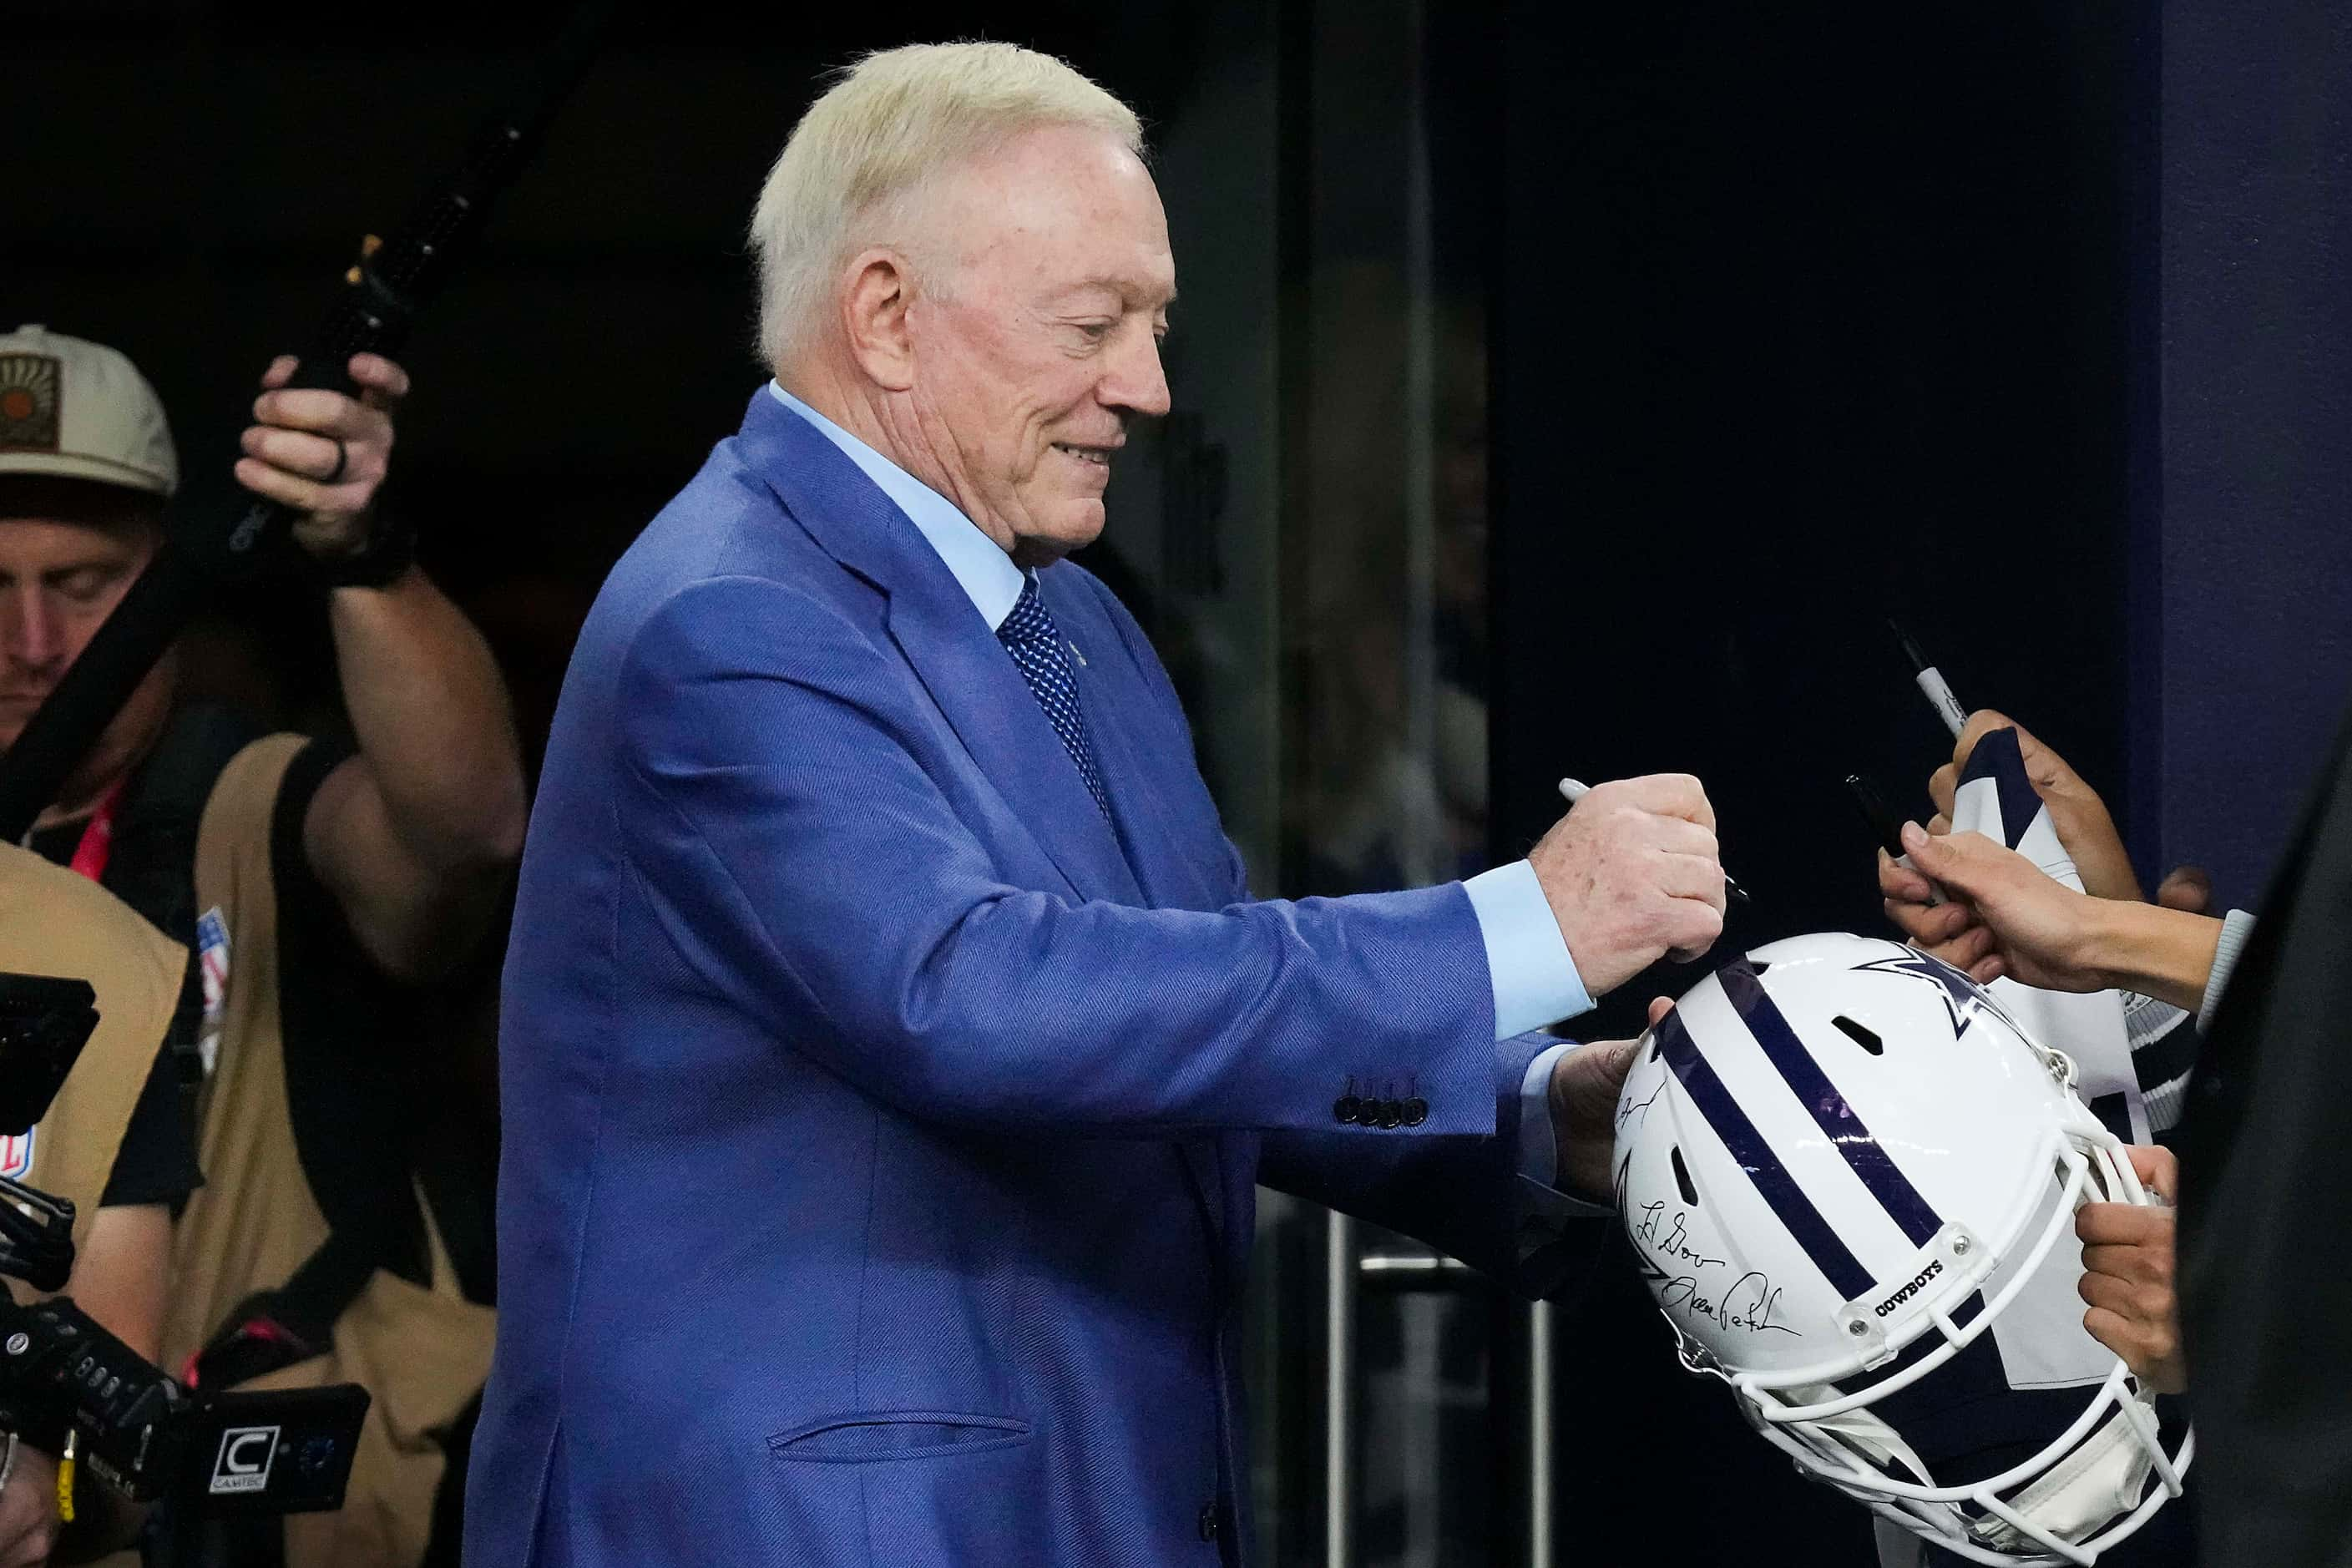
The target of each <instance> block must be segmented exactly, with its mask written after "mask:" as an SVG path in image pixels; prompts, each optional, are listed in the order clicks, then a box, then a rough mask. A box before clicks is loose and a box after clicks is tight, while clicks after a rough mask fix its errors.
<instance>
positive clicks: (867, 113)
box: [751, 43, 1143, 372]
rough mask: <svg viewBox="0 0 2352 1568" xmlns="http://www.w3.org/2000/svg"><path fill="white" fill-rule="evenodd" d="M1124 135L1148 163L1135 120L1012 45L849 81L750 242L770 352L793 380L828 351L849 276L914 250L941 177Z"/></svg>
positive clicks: (899, 62) (773, 186) (835, 91)
mask: <svg viewBox="0 0 2352 1568" xmlns="http://www.w3.org/2000/svg"><path fill="white" fill-rule="evenodd" d="M1059 125H1076V126H1083V127H1087V128H1089V129H1093V130H1098V131H1101V132H1106V133H1108V134H1109V135H1113V136H1116V137H1118V139H1119V141H1120V142H1122V143H1123V144H1124V145H1125V146H1126V147H1127V149H1128V151H1129V152H1130V153H1134V154H1135V155H1136V156H1138V157H1141V156H1142V155H1143V125H1142V122H1141V121H1139V120H1138V119H1137V118H1136V114H1135V111H1134V110H1131V109H1129V108H1128V106H1127V105H1126V104H1124V103H1121V102H1120V101H1119V100H1118V99H1116V98H1114V97H1112V96H1111V95H1110V94H1109V93H1108V92H1106V91H1104V90H1103V89H1101V88H1099V87H1097V86H1096V85H1095V84H1094V83H1093V82H1091V81H1089V80H1087V79H1086V78H1085V77H1083V76H1081V75H1079V74H1078V73H1077V72H1076V70H1073V69H1072V68H1070V67H1069V66H1067V65H1066V64H1065V63H1063V62H1062V61H1060V60H1058V59H1055V58H1054V57H1053V56H1051V55H1041V54H1038V53H1037V52H1035V51H1034V50H1032V49H1024V48H1021V47H1018V46H1016V45H1013V44H991V43H958V44H909V45H908V46H906V47H902V48H896V49H883V50H880V51H878V52H877V53H874V54H869V55H867V56H866V57H865V58H862V59H860V60H858V61H857V62H856V64H855V65H853V66H851V67H849V68H847V69H846V70H844V71H843V72H841V73H840V78H839V79H838V80H836V81H835V83H834V85H833V86H832V88H831V89H828V90H827V91H826V92H825V94H824V97H822V98H820V99H818V100H816V101H815V102H814V103H813V104H811V105H810V106H809V110H808V112H807V113H806V114H803V115H802V116H801V121H800V123H799V124H798V125H796V126H794V127H793V134H792V137H791V139H790V140H789V141H787V142H785V143H784V150H783V153H782V154H781V155H780V156H778V158H777V159H776V163H775V166H774V167H773V168H772V169H770V170H769V171H768V183H767V184H766V185H765V186H763V187H762V188H761V192H760V205H759V207H758V210H756V211H755V212H754V213H753V214H752V216H751V250H752V253H753V254H754V255H755V256H756V257H757V258H759V264H760V352H761V355H762V357H764V358H765V359H766V361H767V363H768V368H769V369H770V370H771V371H779V372H780V371H782V369H783V367H784V366H785V365H786V364H787V363H790V362H791V360H792V359H793V357H794V356H795V355H797V354H798V353H801V352H802V351H803V350H804V349H806V348H807V347H808V346H809V345H810V344H811V343H812V342H815V341H816V339H817V337H818V335H819V333H820V331H821V329H822V327H823V325H824V317H825V313H826V311H827V310H830V309H831V308H832V307H833V304H834V290H835V289H836V288H837V287H838V286H839V284H840V281H841V279H840V272H841V268H843V267H844V266H845V265H846V264H847V263H848V261H849V258H851V257H853V256H855V255H856V254H857V253H858V252H859V251H860V250H863V249H865V248H866V247H869V246H875V245H891V246H895V247H899V248H901V249H904V248H905V247H906V244H907V236H906V235H905V234H904V233H903V232H901V231H902V230H903V228H904V226H905V224H906V223H907V221H908V209H909V207H910V206H911V205H913V204H912V201H911V200H910V198H912V197H913V196H915V195H918V194H919V193H920V192H921V191H922V189H923V188H924V187H925V186H926V185H927V184H929V182H930V181H932V180H933V179H935V178H936V177H937V176H938V175H940V174H942V173H946V172H949V171H951V170H953V169H956V168H958V167H960V166H961V165H963V164H965V163H970V162H971V160H973V159H974V158H977V157H979V156H981V155H982V154H984V153H989V152H992V151H993V150H994V149H996V148H997V147H1000V146H1002V145H1003V144H1004V143H1005V142H1009V141H1011V140H1013V138H1014V137H1016V136H1018V135H1020V134H1022V133H1023V132H1027V131H1034V130H1037V129H1040V128H1043V127H1046V126H1059Z"/></svg>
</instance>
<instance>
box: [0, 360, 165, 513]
mask: <svg viewBox="0 0 2352 1568" xmlns="http://www.w3.org/2000/svg"><path fill="white" fill-rule="evenodd" d="M0 474H56V475H60V476H63V477H65V478H68V479H96V480H98V481H99V482H100V483H101V484H110V485H121V486H122V487H124V488H125V489H135V490H146V491H149V492H150V493H152V494H154V495H161V496H168V495H170V494H171V493H172V492H173V490H175V489H178V488H179V485H180V457H179V453H178V452H177V451H175V450H174V449H173V446H172V426H171V425H170V424H169V423H168V422H166V421H165V419H164V417H163V399H162V398H160V397H157V396H156V395H155V389H154V388H153V387H152V386H150V385H149V384H147V378H146V377H145V376H143V375H142V374H139V367H138V366H136V365H134V364H132V363H131V362H130V361H129V360H128V359H126V358H124V357H123V356H122V355H121V353H117V352H116V351H115V350H113V349H110V348H108V347H107V346H106V345H105V344H104V343H94V342H89V340H88V339H85V338H69V337H68V336H66V335H65V334H64V333H63V332H53V331H49V330H48V329H47V328H46V327H38V326H31V327H19V328H17V329H16V331H13V332H8V333H5V334H0Z"/></svg>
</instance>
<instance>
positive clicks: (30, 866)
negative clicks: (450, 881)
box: [0, 845, 202, 1568]
mask: <svg viewBox="0 0 2352 1568" xmlns="http://www.w3.org/2000/svg"><path fill="white" fill-rule="evenodd" d="M0 971H7V972H10V973H26V974H52V975H58V976H62V977H65V978H68V979H79V980H86V981H88V982H89V984H90V986H91V988H92V989H93V990H94V991H95V992H96V994H97V1007H98V1012H99V1023H98V1027H97V1029H96V1030H95V1031H94V1032H93V1033H92V1034H91V1036H90V1037H89V1043H88V1044H87V1045H86V1046H84V1047H82V1053H81V1057H80V1058H79V1061H78V1062H77V1063H76V1064H75V1067H74V1070H73V1072H72V1073H71V1074H70V1075H68V1078H67V1079H66V1081H65V1084H64V1087H63V1088H61V1089H58V1093H57V1097H56V1099H55V1100H52V1101H51V1102H50V1106H49V1109H48V1111H47V1114H45V1115H44V1116H43V1117H42V1119H41V1121H40V1123H39V1124H38V1125H37V1126H36V1127H35V1128H33V1129H32V1130H31V1131H28V1132H26V1133H25V1134H24V1135H22V1136H21V1137H15V1138H9V1139H6V1140H5V1143H0V1174H5V1175H8V1176H11V1177H15V1178H16V1179H18V1180H20V1181H23V1182H25V1183H26V1184H27V1185H31V1186H36V1187H38V1188H40V1189H41V1190H42V1191H43V1192H46V1193H47V1194H51V1195H53V1196H56V1197H62V1198H66V1199H68V1200H70V1201H71V1202H72V1204H73V1205H74V1226H73V1239H74V1244H75V1247H76V1254H75V1258H76V1261H75V1266H74V1271H73V1275H72V1278H71V1279H68V1281H67V1285H66V1289H65V1291H64V1294H66V1295H68V1296H70V1297H72V1298H73V1299H74V1300H75V1302H76V1303H77V1304H78V1305H79V1307H80V1308H81V1309H82V1310H84V1311H85V1312H87V1313H89V1316H90V1317H92V1318H94V1319H96V1320H97V1321H99V1323H100V1324H101V1325H102V1326H103V1327H105V1328H106V1329H107V1330H108V1331H110V1332H111V1333H113V1334H114V1335H115V1337H116V1338H118V1339H120V1340H121V1341H122V1342H124V1343H126V1344H128V1345H129V1346H131V1349H133V1350H135V1351H137V1352H139V1353H140V1354H141V1355H143V1356H147V1357H150V1358H152V1357H153V1356H154V1355H155V1354H156V1353H157V1351H158V1349H159V1347H160V1345H161V1342H162V1339H163V1305H164V1300H165V1293H166V1289H167V1279H168V1274H169V1270H170V1266H171V1248H172V1213H173V1209H174V1208H175V1207H177V1206H178V1205H180V1204H181V1203H182V1202H184V1200H185V1199H186V1197H187V1195H188V1194H190V1193H191V1192H193V1191H194V1189H195V1188H196V1186H197V1185H198V1184H199V1183H200V1182H201V1180H202V1178H201V1177H200V1176H199V1175H198V1174H197V1172H196V1159H195V1144H194V1139H193V1137H192V1136H191V1131H190V1128H189V1126H188V1122H187V1119H186V1116H185V1115H184V1112H183V1110H182V1109H181V1104H180V1093H179V1088H178V1079H177V1073H176V1063H175V1061H174V1059H173V1058H174V1055H175V1053H174V1050H173V1048H172V1047H173V1046H175V1045H179V1046H185V1045H188V1044H192V1043H193V1041H192V1038H191V1036H190V1030H191V1027H192V1025H193V1022H194V1020H193V1017H192V1008H191V1007H189V1006H187V1005H184V1004H185V1003H187V1002H188V1001H190V1000H191V998H190V995H189V989H188V984H187V982H188V979H189V974H190V972H189V967H188V961H187V954H186V952H184V950H183V949H181V948H180V947H179V946H178V945H177V944H176V943H174V942H171V941H169V940H168V939H166V938H165V937H163V935H162V934H161V933H160V932H158V931H155V929H154V928H153V927H152V926H150V925H149V924H148V923H147V922H146V921H142V920H141V919H140V918H139V917H138V916H137V915H136V914H134V913H132V912H131V910H130V909H129V908H128V907H127V906H125V905H124V904H123V903H121V901H120V900H116V899H114V898H112V897H110V896H109V895H108V894H106V893H105V892H103V891H101V890H100V889H98V888H95V887H93V886H91V885H90V884H89V882H88V881H86V880H85V879H82V878H79V877H77V876H75V875H73V874H72V873H71V872H69V871H66V870H62V869H60V868H57V867H54V866H50V865H48V864H47V863H46V862H44V861H42V860H41V859H40V858H37V857H36V856H33V855H30V854H27V853H26V851H25V850H23V849H20V848H18V847H16V846H14V845H0ZM7 1065H8V1064H0V1068H5V1066H7ZM11 1289H13V1290H14V1292H15V1293H16V1298H17V1300H19V1302H29V1301H31V1300H34V1299H35V1293H34V1292H33V1291H32V1289H30V1288H29V1287H27V1286H25V1285H23V1284H21V1283H18V1282H15V1281H12V1282H11ZM0 1471H5V1476H6V1479H5V1483H0V1568H26V1565H27V1564H33V1563H45V1562H47V1561H48V1560H49V1558H50V1554H51V1552H53V1551H55V1552H57V1554H58V1557H59V1558H60V1559H62V1560H64V1561H68V1562H77V1561H81V1560H84V1559H85V1558H87V1557H89V1556H91V1555H94V1554H96V1553H98V1552H103V1551H106V1550H109V1549H110V1548H113V1547H116V1546H120V1545H122V1544H124V1543H125V1542H128V1540H129V1539H130V1537H131V1535H132V1534H133V1533H134V1532H135V1531H136V1529H137V1526H138V1522H139V1514H138V1510H135V1509H132V1508H131V1507H129V1506H127V1505H121V1504H118V1503H117V1502H116V1501H115V1500H114V1499H113V1498H112V1497H111V1495H110V1493H109V1492H108V1491H107V1489H105V1488H103V1487H98V1486H87V1485H85V1486H81V1487H79V1488H78V1489H77V1496H78V1498H79V1500H80V1503H81V1517H80V1518H79V1520H78V1521H77V1522H76V1523H75V1524H74V1525H73V1526H72V1527H70V1528H69V1529H67V1530H64V1531H61V1530H60V1527H59V1519H58V1462H57V1457H56V1456H55V1455H54V1454H50V1453H46V1452H43V1451H42V1450H40V1449H37V1448H36V1447H32V1446H31V1444H30V1443H29V1442H26V1441H21V1440H19V1439H18V1437H17V1436H15V1435H13V1434H11V1435H9V1436H5V1438H0Z"/></svg>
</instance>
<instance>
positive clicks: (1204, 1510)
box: [1201, 1502, 1217, 1541]
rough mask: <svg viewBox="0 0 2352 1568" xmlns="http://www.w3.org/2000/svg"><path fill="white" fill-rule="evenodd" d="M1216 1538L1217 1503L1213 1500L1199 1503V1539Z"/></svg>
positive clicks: (1211, 1539)
mask: <svg viewBox="0 0 2352 1568" xmlns="http://www.w3.org/2000/svg"><path fill="white" fill-rule="evenodd" d="M1216 1538H1217V1505H1216V1504H1215V1503H1213V1502H1204V1503H1202V1505H1201V1539H1202V1540H1203V1541H1214V1540H1215V1539H1216Z"/></svg>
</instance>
